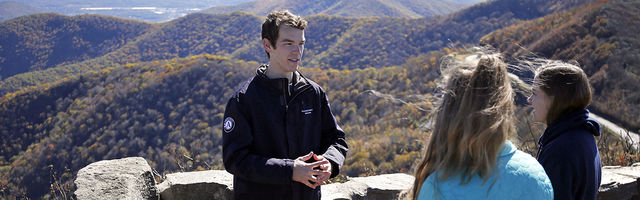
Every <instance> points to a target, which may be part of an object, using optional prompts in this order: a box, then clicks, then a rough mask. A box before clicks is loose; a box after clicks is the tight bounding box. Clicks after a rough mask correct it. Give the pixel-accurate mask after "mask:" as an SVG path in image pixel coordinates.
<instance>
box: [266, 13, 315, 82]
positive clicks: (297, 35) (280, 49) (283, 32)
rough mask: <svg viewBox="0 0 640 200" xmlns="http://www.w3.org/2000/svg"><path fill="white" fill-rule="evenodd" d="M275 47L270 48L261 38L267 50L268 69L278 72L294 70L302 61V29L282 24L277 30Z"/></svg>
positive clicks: (267, 42)
mask: <svg viewBox="0 0 640 200" xmlns="http://www.w3.org/2000/svg"><path fill="white" fill-rule="evenodd" d="M278 33H279V34H278V40H277V41H276V44H275V45H276V46H275V47H276V48H272V46H271V43H269V41H268V40H267V39H263V45H264V48H265V50H266V51H267V52H269V63H270V65H269V67H270V68H271V69H270V70H276V71H278V72H280V73H286V72H295V71H296V70H297V69H298V65H300V62H301V61H302V52H303V51H304V42H305V38H304V30H300V29H297V28H293V27H290V26H287V25H282V26H281V27H280V30H279V32H278Z"/></svg>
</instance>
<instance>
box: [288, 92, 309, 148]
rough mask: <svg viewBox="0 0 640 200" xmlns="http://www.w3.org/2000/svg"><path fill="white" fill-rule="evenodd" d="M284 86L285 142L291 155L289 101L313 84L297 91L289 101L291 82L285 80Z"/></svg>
mask: <svg viewBox="0 0 640 200" xmlns="http://www.w3.org/2000/svg"><path fill="white" fill-rule="evenodd" d="M283 86H284V87H283V92H284V93H282V99H283V101H284V136H285V138H286V140H287V141H285V142H286V144H287V155H289V156H291V155H290V149H289V135H288V133H287V128H288V126H287V114H288V112H289V103H291V102H292V101H293V100H294V99H295V98H296V97H297V96H298V95H300V94H302V93H303V92H305V91H306V90H307V89H309V88H310V87H311V86H308V85H307V86H305V87H303V88H302V89H301V90H300V91H298V92H296V93H295V94H294V95H293V96H292V97H291V99H290V100H289V101H287V94H288V91H289V84H288V81H284V85H283Z"/></svg>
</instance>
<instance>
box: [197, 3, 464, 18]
mask: <svg viewBox="0 0 640 200" xmlns="http://www.w3.org/2000/svg"><path fill="white" fill-rule="evenodd" d="M467 6H470V4H463V3H457V2H453V1H449V0H323V1H305V0H256V1H250V2H246V3H242V4H239V5H233V6H216V7H212V8H209V9H206V10H203V11H201V12H203V13H209V14H223V13H229V12H235V11H243V12H249V13H253V14H256V15H260V16H266V15H267V13H269V12H271V11H273V10H284V9H287V10H290V11H291V12H294V13H297V14H299V15H303V16H309V15H335V16H343V17H402V18H421V17H429V16H433V15H446V14H448V13H451V12H455V11H457V10H460V9H461V8H464V7H467Z"/></svg>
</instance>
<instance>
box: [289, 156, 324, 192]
mask: <svg viewBox="0 0 640 200" xmlns="http://www.w3.org/2000/svg"><path fill="white" fill-rule="evenodd" d="M311 158H317V157H316V156H315V154H313V152H310V153H309V154H307V155H304V156H301V157H298V158H296V159H295V160H294V162H293V177H292V179H293V180H294V181H298V182H300V183H302V184H305V185H307V186H308V187H310V188H313V189H315V188H316V187H317V186H319V185H321V184H322V182H324V181H326V180H324V181H321V180H320V179H319V178H321V177H324V176H326V177H330V176H331V171H329V172H328V173H327V172H326V170H323V169H322V166H323V165H329V166H330V165H331V163H329V161H328V160H327V159H324V160H320V161H316V162H312V163H306V161H307V160H309V159H311ZM314 168H319V170H314ZM325 168H326V166H325ZM329 168H331V167H329ZM327 179H328V178H327Z"/></svg>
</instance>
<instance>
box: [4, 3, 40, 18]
mask: <svg viewBox="0 0 640 200" xmlns="http://www.w3.org/2000/svg"><path fill="white" fill-rule="evenodd" d="M40 12H42V11H40V10H39V9H37V8H35V7H31V6H26V5H23V4H19V3H17V2H13V1H3V2H0V21H4V20H7V19H11V18H15V17H19V16H24V15H30V14H36V13H40Z"/></svg>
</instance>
